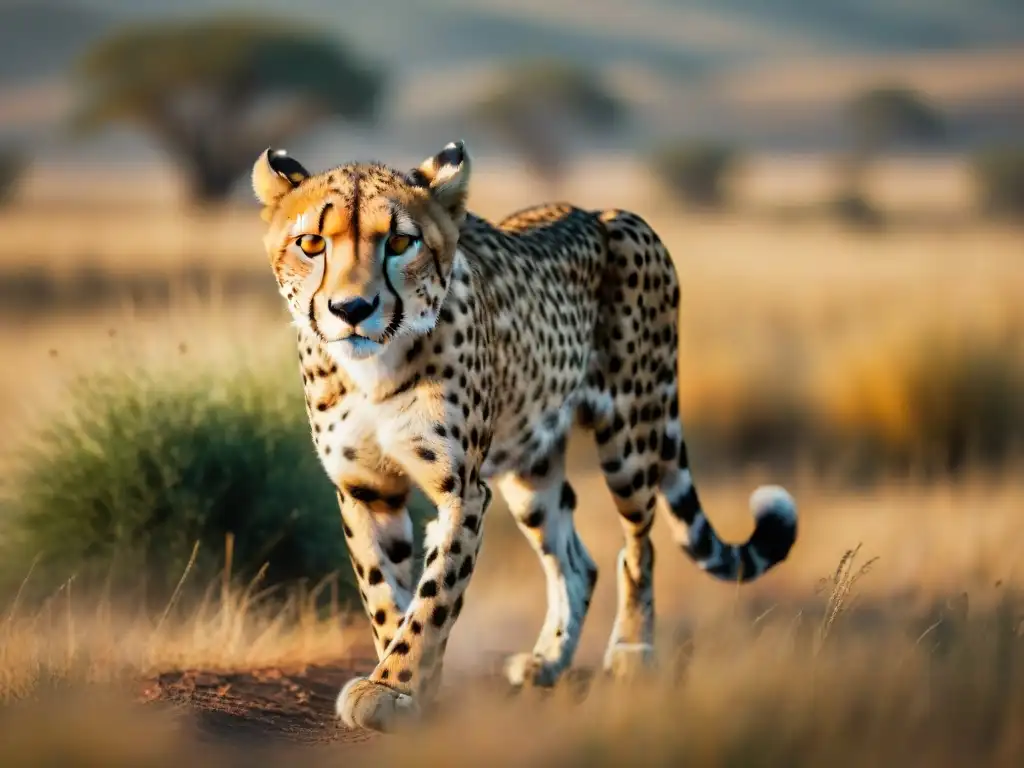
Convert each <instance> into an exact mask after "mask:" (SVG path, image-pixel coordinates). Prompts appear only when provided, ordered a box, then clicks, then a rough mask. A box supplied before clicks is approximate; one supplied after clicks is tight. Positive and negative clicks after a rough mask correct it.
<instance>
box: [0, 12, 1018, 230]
mask: <svg viewBox="0 0 1024 768" xmlns="http://www.w3.org/2000/svg"><path fill="white" fill-rule="evenodd" d="M72 77H73V79H74V83H75V86H76V93H77V94H79V96H80V98H79V101H78V104H77V108H76V111H75V113H74V116H73V119H72V121H71V122H72V128H73V129H74V131H75V133H76V134H78V135H87V134H89V133H92V132H94V131H98V130H100V129H103V128H105V127H107V126H110V125H112V124H115V123H127V124H132V125H134V126H136V127H138V128H139V129H141V130H143V131H144V132H146V133H147V134H149V135H150V136H151V137H152V138H153V139H155V140H156V141H157V142H158V144H159V145H160V146H162V147H163V148H164V150H165V151H166V152H167V154H168V155H169V156H170V157H171V158H172V159H173V160H174V161H175V163H176V164H177V165H178V167H179V168H181V169H182V171H183V172H184V174H185V177H186V180H187V183H188V188H189V193H190V196H191V198H192V199H193V200H195V201H197V202H199V203H211V202H217V201H221V200H224V199H225V198H227V197H228V195H229V194H230V193H231V191H232V190H233V188H234V187H235V185H236V184H237V183H238V181H239V180H240V179H241V178H242V177H243V176H244V175H245V174H246V172H247V171H248V169H249V167H250V165H251V163H252V158H253V157H255V156H256V155H257V154H258V153H259V152H260V151H261V150H262V149H264V148H266V147H267V146H272V145H273V146H282V145H284V144H287V143H288V142H289V140H291V139H293V138H295V137H297V136H300V135H302V134H304V133H307V132H308V131H310V130H311V129H313V128H314V127H316V126H317V125H319V124H321V123H322V122H324V121H327V120H332V119H340V120H343V121H349V122H353V123H364V124H371V123H373V122H374V121H375V120H376V119H377V118H378V116H379V111H380V107H381V105H382V103H383V101H384V99H385V96H386V94H387V85H388V77H387V74H386V72H385V71H384V68H383V67H382V66H381V65H380V64H378V63H374V62H371V61H370V60H368V59H366V58H364V57H363V56H361V55H359V54H357V53H356V52H355V51H354V50H353V49H351V48H350V47H349V46H347V45H346V44H345V43H344V41H341V40H338V39H336V38H335V37H334V36H333V35H328V34H326V33H324V32H322V31H320V30H316V29H310V28H307V27H303V26H300V25H298V24H294V23H291V22H283V21H281V20H278V19H273V18H261V17H255V16H238V15H214V16H210V17H206V18H202V19H190V20H186V21H171V22H169V21H159V22H150V23H145V24H132V25H125V26H122V27H120V28H118V29H116V30H115V31H114V32H113V33H111V34H110V35H109V36H107V37H106V38H104V39H101V40H100V41H99V42H97V43H96V44H95V45H94V46H93V47H92V48H91V49H89V50H88V51H87V52H86V53H85V54H84V55H83V56H82V57H81V58H80V59H79V60H78V61H77V62H76V64H75V65H74V68H73V72H72ZM464 117H465V119H466V122H467V123H475V124H477V125H479V126H480V127H481V128H482V129H483V130H484V131H485V132H487V133H490V134H491V135H492V136H494V137H495V138H496V139H498V140H499V141H501V142H502V143H503V144H504V146H506V147H508V148H509V149H510V150H511V151H513V152H515V153H516V154H517V155H518V156H519V157H520V158H521V159H522V161H523V163H524V164H525V166H526V167H527V169H528V170H529V171H530V172H531V173H532V174H533V175H534V176H535V177H536V178H537V179H538V180H539V181H540V182H541V183H542V184H544V185H545V186H546V187H547V188H548V189H549V191H551V192H555V191H557V189H558V187H559V185H560V184H561V182H562V181H563V179H564V177H565V175H566V173H567V171H568V169H569V167H570V165H571V153H572V148H571V146H570V144H569V142H568V141H567V137H568V136H571V135H576V134H581V133H589V134H590V135H602V134H607V133H608V132H610V131H614V130H616V129H617V128H619V127H621V126H622V125H623V123H624V121H625V120H626V119H627V118H628V117H629V110H628V107H627V105H626V104H625V102H624V101H623V100H622V99H621V98H620V97H619V96H618V94H617V93H616V92H615V90H614V89H613V88H611V87H609V86H608V84H607V83H605V82H604V81H603V79H602V78H601V77H600V76H599V75H598V74H597V73H595V72H593V71H591V70H589V69H588V68H586V67H583V66H581V65H578V64H574V63H572V62H569V61H565V60H563V59H558V58H536V59H530V60H525V61H521V62H518V63H514V64H512V65H511V66H509V67H508V68H507V69H505V70H504V71H503V75H502V77H501V78H500V80H499V81H498V82H497V83H496V85H495V86H494V87H493V88H492V89H491V90H490V92H489V93H487V94H486V95H485V96H484V97H483V98H481V99H480V100H478V101H477V102H476V103H473V104H471V105H470V106H469V108H468V110H467V112H466V113H465V115H464ZM844 119H845V124H846V125H847V127H848V128H849V132H848V135H849V143H848V147H847V150H846V152H844V153H843V155H842V157H841V158H840V160H841V162H840V164H839V173H838V181H839V185H838V190H837V193H836V195H835V198H834V200H833V201H832V206H833V210H834V211H835V212H836V213H837V214H839V215H840V216H842V217H844V218H846V219H848V220H852V221H859V222H862V223H866V222H867V223H869V222H871V221H872V220H873V218H874V217H875V216H876V208H875V206H874V205H873V204H872V202H871V201H870V200H869V199H868V197H867V193H866V191H865V177H866V175H867V172H868V171H869V169H870V168H871V166H872V165H873V164H874V163H875V162H876V160H877V158H878V157H879V155H880V154H881V153H882V152H884V151H885V150H886V149H888V148H889V147H891V146H894V145H897V144H902V145H906V144H912V145H921V144H924V143H925V142H935V141H938V140H941V139H942V138H943V136H944V135H945V133H946V121H945V119H944V116H943V115H942V113H941V111H940V110H939V109H938V108H937V107H936V106H935V105H933V104H932V103H931V102H930V101H929V100H928V99H927V98H926V97H925V96H924V95H923V94H921V93H919V92H917V91H915V90H913V89H911V88H907V87H904V86H901V85H898V84H883V85H880V86H877V87H874V88H870V89H868V90H866V91H864V92H863V93H859V94H856V95H855V96H854V98H853V99H851V101H850V102H849V104H848V105H847V108H846V110H845V112H844ZM648 160H649V167H650V168H651V172H652V176H653V177H655V178H657V179H658V180H660V181H661V182H662V184H663V185H664V186H665V187H666V188H667V189H668V190H669V191H670V192H671V193H672V194H673V195H674V196H675V197H676V198H677V199H678V200H679V201H680V202H682V203H683V204H685V205H688V206H691V207H697V208H701V209H716V208H722V207H724V206H726V205H727V204H728V202H729V199H730V189H729V187H730V181H731V179H732V178H733V176H734V175H735V173H736V171H737V169H738V168H739V167H740V166H741V163H742V152H741V151H740V148H739V147H735V146H731V145H729V144H727V143H722V142H720V141H705V140H685V141H683V140H669V141H667V142H665V143H664V144H663V145H662V146H660V147H658V148H657V149H656V150H655V151H653V152H652V153H650V155H649V157H648ZM26 166H27V155H26V154H25V153H24V152H23V151H21V150H18V149H15V148H6V149H4V148H3V147H0V205H2V204H3V203H5V202H7V201H8V200H10V199H11V198H12V197H13V195H14V192H15V191H16V189H17V186H18V183H19V181H20V179H21V178H22V176H23V174H24V171H25V168H26ZM972 167H973V171H974V174H975V177H976V181H977V186H978V190H979V201H980V207H981V209H982V210H983V211H985V212H986V213H989V214H992V215H998V216H1006V217H1024V191H1022V190H1024V146H1021V147H1000V148H990V149H985V150H983V151H981V152H979V153H977V155H976V156H975V157H974V158H973V165H972Z"/></svg>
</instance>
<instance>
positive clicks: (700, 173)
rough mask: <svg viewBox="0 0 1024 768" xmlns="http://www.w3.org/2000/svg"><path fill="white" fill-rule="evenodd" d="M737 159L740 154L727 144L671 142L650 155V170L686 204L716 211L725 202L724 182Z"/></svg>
mask: <svg viewBox="0 0 1024 768" xmlns="http://www.w3.org/2000/svg"><path fill="white" fill-rule="evenodd" d="M738 160H739V153H738V152H737V151H736V150H735V149H734V148H733V147H730V146H728V145H727V144H720V143H718V142H713V141H695V142H674V143H670V144H667V145H666V146H664V147H662V148H661V149H659V150H658V151H656V152H655V153H654V154H653V156H652V158H651V169H652V171H653V172H654V174H655V175H656V176H658V177H659V178H660V179H661V180H662V181H663V182H664V184H665V185H666V186H667V187H668V188H669V189H670V190H671V191H672V192H673V193H674V194H676V195H678V196H679V197H680V198H682V199H683V201H685V202H686V203H688V204H690V205H693V206H697V207H701V208H717V207H719V206H721V205H722V204H723V203H724V202H725V197H726V190H725V181H726V178H727V177H728V175H729V174H730V173H731V172H732V171H733V170H734V169H735V167H736V164H737V162H738Z"/></svg>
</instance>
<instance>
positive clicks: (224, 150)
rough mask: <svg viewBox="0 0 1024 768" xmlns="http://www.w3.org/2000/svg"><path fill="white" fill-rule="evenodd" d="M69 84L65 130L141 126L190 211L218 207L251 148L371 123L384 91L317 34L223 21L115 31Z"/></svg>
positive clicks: (370, 71)
mask: <svg viewBox="0 0 1024 768" xmlns="http://www.w3.org/2000/svg"><path fill="white" fill-rule="evenodd" d="M75 75H76V76H77V79H78V80H79V81H80V82H81V85H82V91H83V93H84V97H83V99H82V103H81V104H80V106H79V110H78V112H77V114H76V116H75V119H74V121H73V125H74V127H75V128H76V129H77V130H79V131H83V132H87V131H92V130H96V129H98V128H101V127H103V126H106V125H108V124H111V123H115V122H128V123H132V124H135V125H137V126H139V127H141V128H142V129H143V130H145V131H147V132H149V133H150V134H152V135H153V136H154V137H155V138H156V139H157V140H158V142H159V143H160V144H161V145H162V146H163V147H164V148H165V149H166V151H167V152H168V153H169V154H170V155H171V156H172V157H173V158H174V159H175V160H176V161H177V162H178V163H180V164H181V165H182V167H183V168H184V170H185V172H186V174H187V178H188V182H189V185H190V188H191V192H192V195H193V196H194V197H195V198H196V199H197V200H199V201H216V200H221V199H223V198H225V197H226V196H227V195H228V193H229V192H230V190H231V187H232V186H233V185H234V183H235V182H236V181H237V180H238V179H239V178H240V177H241V176H243V175H244V174H245V173H246V172H247V171H248V170H249V168H250V167H251V165H252V162H253V158H254V157H256V156H257V155H258V154H259V152H260V151H261V150H263V149H265V148H266V147H268V146H279V145H281V144H282V143H284V142H285V141H286V140H287V139H289V138H291V137H293V136H295V135H297V134H299V133H301V132H303V131H305V130H307V129H308V128H309V127H310V126H312V125H313V124H314V123H316V122H318V121H320V120H324V119H327V118H329V117H341V118H343V119H348V120H367V119H372V118H373V117H375V115H376V109H377V106H378V103H379V101H380V97H381V94H382V91H383V86H384V78H383V75H382V73H381V72H380V70H379V69H377V68H376V67H374V66H371V65H369V64H367V63H364V62H362V61H359V60H358V59H357V58H356V57H355V56H353V55H352V54H351V53H349V52H348V51H346V50H345V49H344V48H343V47H341V46H339V45H337V44H336V43H335V41H333V40H332V39H330V38H328V37H327V36H325V35H322V34H320V33H318V32H315V31H310V30H306V29H303V28H300V27H297V26H294V25H292V24H290V23H287V22H278V21H275V20H272V19H263V20H260V19H240V18H232V17H211V18H207V19H203V20H200V21H186V22H166V21H161V22H159V23H149V24H144V25H139V26H130V27H125V28H122V29H120V30H119V31H117V32H115V33H114V34H113V35H112V36H110V37H108V38H106V39H104V40H102V41H100V42H99V43H98V44H96V45H95V46H94V47H93V48H91V49H90V50H89V51H87V52H86V54H85V55H84V56H83V57H82V58H81V59H80V60H79V61H78V62H77V64H76V66H75Z"/></svg>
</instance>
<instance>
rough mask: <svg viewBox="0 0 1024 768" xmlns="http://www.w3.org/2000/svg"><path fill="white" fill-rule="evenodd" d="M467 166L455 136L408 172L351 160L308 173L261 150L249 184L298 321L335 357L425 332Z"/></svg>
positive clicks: (445, 269)
mask: <svg viewBox="0 0 1024 768" xmlns="http://www.w3.org/2000/svg"><path fill="white" fill-rule="evenodd" d="M469 170H470V159H469V155H468V153H467V152H466V148H465V146H464V144H463V143H462V142H453V143H451V144H449V145H448V146H446V147H445V148H444V149H442V150H441V151H440V152H439V153H437V154H436V155H434V156H433V157H429V158H427V159H426V160H425V161H423V163H422V164H421V165H420V166H419V167H418V168H415V169H413V170H411V171H409V172H406V173H402V172H399V171H396V170H394V169H392V168H388V167H386V166H383V165H380V164H376V163H362V164H360V163H353V164H350V165H345V166H341V167H339V168H334V169H332V170H329V171H325V172H324V173H321V174H318V175H313V174H310V173H309V172H308V171H307V170H306V169H305V168H304V167H303V166H302V165H301V164H300V163H299V162H297V161H296V160H294V159H293V158H291V157H289V156H288V155H287V154H286V153H285V152H284V151H283V150H277V151H274V150H270V149H268V150H267V151H266V152H264V153H263V154H262V155H261V156H260V157H259V159H258V160H257V161H256V164H255V166H254V167H253V171H252V184H253V189H254V190H255V192H256V197H257V199H258V200H259V201H260V202H261V203H262V204H263V206H264V207H263V214H262V217H263V220H264V221H265V222H267V223H268V224H269V230H268V232H267V234H266V235H265V237H264V239H263V243H264V246H265V247H266V249H267V255H268V256H269V257H270V262H271V266H272V267H273V270H274V275H275V276H276V277H277V282H278V284H279V287H280V291H281V294H282V295H283V296H284V298H285V300H286V301H287V303H288V309H289V310H290V311H291V313H292V316H293V317H294V319H295V322H296V323H298V324H300V325H302V326H306V327H308V328H310V329H311V330H312V331H313V332H314V333H316V334H317V335H318V336H319V337H320V338H321V340H322V341H323V342H324V343H325V344H326V346H327V348H328V349H329V350H330V352H331V353H332V354H334V355H335V356H337V357H341V358H357V359H358V358H366V357H370V356H371V355H375V354H378V353H379V352H381V351H382V350H383V349H384V348H385V347H386V346H387V345H388V344H389V343H391V342H392V341H393V340H394V339H396V338H398V337H400V336H403V335H406V334H424V333H427V332H429V331H430V330H431V329H432V328H433V327H434V324H435V323H436V322H437V316H438V312H439V311H440V309H441V304H442V302H443V300H444V297H445V295H446V294H447V291H448V285H449V282H450V272H451V268H452V262H453V259H454V257H455V248H456V245H457V244H458V239H459V227H460V225H461V224H462V222H463V220H464V219H465V216H466V196H467V192H468V184H469Z"/></svg>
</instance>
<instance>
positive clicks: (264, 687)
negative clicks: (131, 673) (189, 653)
mask: <svg viewBox="0 0 1024 768" xmlns="http://www.w3.org/2000/svg"><path fill="white" fill-rule="evenodd" d="M374 663H375V662H374V660H373V659H371V658H369V657H368V658H365V659H363V658H358V659H353V660H348V661H346V662H344V663H343V664H338V665H330V666H307V667H303V668H300V669H295V670H284V669H279V668H274V667H270V668H265V669H257V670H252V671H248V672H230V673H228V672H212V671H206V670H196V669H189V670H182V671H176V672H166V673H163V674H161V675H158V676H157V677H155V678H151V679H149V680H146V681H145V682H144V683H143V686H142V691H141V696H140V698H141V700H142V701H143V702H147V703H151V704H158V703H163V704H169V705H171V706H174V707H175V708H177V709H179V712H180V713H181V714H183V715H185V716H186V717H188V719H189V720H192V721H193V722H194V723H195V725H196V727H197V730H198V731H199V733H200V734H201V735H202V736H203V737H205V738H211V739H214V740H216V741H227V742H231V743H233V744H252V743H269V744H279V745H285V744H324V743H329V742H365V741H368V740H370V739H372V738H374V736H375V734H373V733H371V732H368V731H361V730H350V729H347V728H345V727H344V726H343V725H341V724H340V723H339V722H338V721H337V719H336V718H335V714H334V702H335V699H336V698H337V696H338V691H339V690H341V687H342V685H344V684H345V682H346V681H348V680H349V679H351V678H352V677H354V676H356V675H364V674H366V673H368V672H369V671H370V670H372V669H373V667H374Z"/></svg>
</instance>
